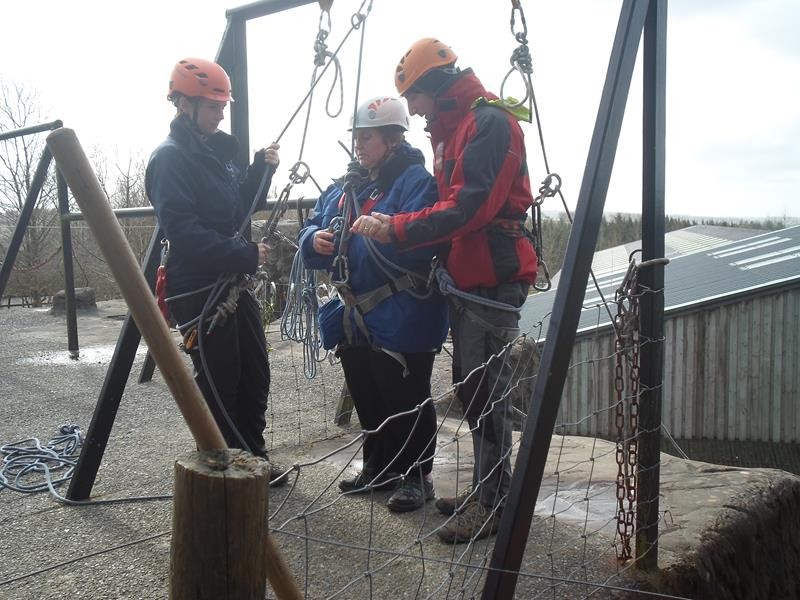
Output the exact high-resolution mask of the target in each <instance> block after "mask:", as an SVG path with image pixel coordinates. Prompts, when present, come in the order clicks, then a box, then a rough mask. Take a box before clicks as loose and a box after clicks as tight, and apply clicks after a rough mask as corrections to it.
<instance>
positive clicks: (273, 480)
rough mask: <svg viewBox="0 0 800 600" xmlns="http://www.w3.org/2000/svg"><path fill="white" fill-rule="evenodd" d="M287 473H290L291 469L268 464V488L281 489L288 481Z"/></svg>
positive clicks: (272, 463)
mask: <svg viewBox="0 0 800 600" xmlns="http://www.w3.org/2000/svg"><path fill="white" fill-rule="evenodd" d="M289 471H291V469H287V468H285V467H283V466H282V465H279V464H277V463H274V462H270V463H269V487H281V486H284V485H286V482H287V481H289Z"/></svg>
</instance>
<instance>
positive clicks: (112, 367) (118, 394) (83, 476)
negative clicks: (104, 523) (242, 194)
mask: <svg viewBox="0 0 800 600" xmlns="http://www.w3.org/2000/svg"><path fill="white" fill-rule="evenodd" d="M160 247H161V230H160V229H159V228H158V227H157V228H156V230H155V231H154V232H153V237H152V238H151V239H150V245H149V246H148V248H147V253H146V254H145V257H144V261H143V265H142V266H143V268H144V276H145V279H146V280H147V283H148V284H149V285H150V288H151V289H152V288H153V287H154V284H155V275H156V269H157V268H158V263H159V259H160V253H159V249H160ZM141 339H142V334H141V333H140V332H139V328H138V327H137V326H136V323H135V322H134V320H133V318H132V317H131V313H130V312H128V315H127V316H126V317H125V321H124V322H123V324H122V330H121V331H120V334H119V338H117V345H116V347H115V348H114V355H113V356H112V357H111V363H110V364H109V366H108V371H106V378H105V380H104V381H103V387H102V388H101V390H100V396H99V398H98V399H97V405H96V406H95V409H94V414H93V415H92V422H91V423H90V424H89V429H88V431H87V432H86V440H85V441H84V443H83V447H82V448H81V455H80V457H79V458H78V464H77V465H76V467H75V472H74V473H73V475H72V479H71V480H70V483H69V490H67V498H69V499H70V500H85V499H87V498H88V497H89V496H90V495H91V493H92V487H94V480H95V478H96V477H97V471H98V469H99V468H100V462H101V461H102V460H103V453H104V452H105V450H106V444H108V438H109V437H110V436H111V428H112V427H113V426H114V419H115V418H116V416H117V410H119V403H120V400H121V399H122V393H123V392H124V391H125V385H126V384H127V383H128V376H129V375H130V372H131V368H132V367H133V361H134V359H135V358H136V350H137V348H138V347H139V342H140V341H141Z"/></svg>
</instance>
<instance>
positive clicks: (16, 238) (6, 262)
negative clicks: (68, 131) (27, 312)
mask: <svg viewBox="0 0 800 600" xmlns="http://www.w3.org/2000/svg"><path fill="white" fill-rule="evenodd" d="M51 160H53V155H52V154H50V150H49V149H48V148H47V147H46V146H45V149H44V150H43V151H42V157H41V158H40V159H39V164H38V165H36V172H35V173H34V175H33V180H32V181H31V187H30V188H29V189H28V195H27V197H26V198H25V202H24V203H23V205H22V210H21V211H20V213H19V220H18V221H17V225H16V227H15V228H14V233H13V235H12V236H11V241H10V242H9V243H8V251H7V252H6V255H5V257H4V258H3V264H2V266H0V298H2V297H3V294H4V293H5V291H6V285H7V284H8V280H9V278H10V277H11V270H12V269H13V268H14V261H15V260H17V254H18V253H19V248H20V246H22V240H23V239H24V238H25V232H26V231H27V229H28V223H30V221H31V215H32V214H33V209H34V207H35V206H36V201H37V200H38V199H39V194H40V193H41V191H42V186H44V182H45V180H46V179H47V169H48V168H49V167H50V161H51Z"/></svg>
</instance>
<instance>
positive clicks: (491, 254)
mask: <svg viewBox="0 0 800 600" xmlns="http://www.w3.org/2000/svg"><path fill="white" fill-rule="evenodd" d="M478 98H484V99H486V100H496V99H497V96H495V95H494V94H491V93H489V92H487V91H486V89H485V88H484V87H483V85H482V84H481V82H480V80H479V79H478V78H477V77H476V76H475V75H474V74H473V73H472V70H471V69H466V70H465V71H463V72H462V73H461V74H460V75H459V77H458V78H457V79H456V81H455V82H454V83H453V84H452V85H451V86H450V87H449V88H448V89H447V90H446V91H445V92H443V93H442V94H441V95H440V96H439V97H438V98H437V108H436V118H435V119H434V120H433V121H432V122H430V123H429V124H428V131H429V132H430V136H431V144H432V145H433V152H434V175H435V176H436V181H437V184H438V188H439V199H438V200H437V202H436V203H435V204H434V205H433V206H432V207H430V208H425V209H422V210H420V211H417V212H413V213H405V214H396V215H394V217H393V218H392V234H393V237H394V238H395V240H396V243H397V244H398V245H399V246H400V247H401V248H411V247H416V246H424V245H429V244H436V243H441V242H443V241H447V240H450V249H449V252H448V253H447V260H446V263H445V265H446V267H447V270H448V271H449V272H450V274H451V275H452V277H453V280H454V282H455V284H456V286H457V287H458V289H460V290H464V291H470V290H473V289H475V288H478V287H494V286H496V285H498V284H500V283H508V282H512V281H527V282H529V283H531V284H533V283H534V282H535V280H536V262H537V261H536V252H535V251H534V249H533V245H532V244H531V242H530V240H529V238H528V237H526V236H525V235H524V233H523V230H522V227H521V224H522V223H524V220H525V218H526V212H527V210H528V209H529V208H530V206H531V204H532V202H533V195H532V194H531V186H530V181H529V179H528V167H527V162H526V158H525V142H524V136H523V133H522V129H521V128H520V126H519V123H518V122H517V120H516V119H515V118H514V116H513V115H511V114H510V113H509V112H508V111H506V110H504V109H502V108H500V107H497V106H491V105H488V104H487V103H483V102H481V101H478V102H477V103H476V100H477V99H478Z"/></svg>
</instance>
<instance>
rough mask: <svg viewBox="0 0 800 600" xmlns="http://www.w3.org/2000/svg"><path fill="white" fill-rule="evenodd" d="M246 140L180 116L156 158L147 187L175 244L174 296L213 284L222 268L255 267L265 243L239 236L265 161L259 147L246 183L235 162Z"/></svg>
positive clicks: (170, 276)
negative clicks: (205, 132) (205, 133)
mask: <svg viewBox="0 0 800 600" xmlns="http://www.w3.org/2000/svg"><path fill="white" fill-rule="evenodd" d="M238 148H239V142H238V141H237V140H236V138H235V137H233V136H231V135H228V134H227V133H224V132H221V131H220V132H217V133H216V134H214V135H212V136H211V137H209V138H208V139H207V140H205V141H204V140H203V139H202V138H201V137H200V136H199V135H198V134H196V133H195V130H194V128H193V125H192V123H191V122H190V121H189V120H188V118H186V117H177V118H176V119H175V120H173V121H172V124H171V126H170V133H169V136H168V137H167V139H166V140H165V141H164V142H163V143H162V144H161V145H160V146H158V148H156V149H155V151H154V152H153V154H152V155H151V156H150V161H149V162H148V164H147V171H146V173H145V189H146V191H147V196H148V198H149V199H150V203H151V204H152V205H153V206H154V207H155V211H156V216H157V217H158V223H159V225H160V226H161V228H162V229H163V231H164V233H165V235H166V238H167V239H168V240H169V242H170V253H169V259H168V261H167V295H168V296H173V295H176V294H181V293H184V292H188V291H192V290H196V289H198V288H201V287H204V286H206V285H209V284H212V283H214V282H215V281H216V279H217V277H218V276H219V275H220V274H222V273H254V272H255V270H256V268H258V246H257V245H256V244H255V243H253V242H251V241H249V240H246V239H244V238H242V237H235V236H234V234H235V233H236V231H237V230H238V229H239V227H240V225H241V223H242V221H243V220H244V218H245V216H246V215H247V212H248V210H249V209H250V206H251V204H252V201H253V198H254V196H255V192H256V190H257V188H258V183H259V179H260V177H261V175H263V173H264V169H265V165H264V162H263V157H260V156H259V155H260V154H261V153H258V154H257V156H256V160H255V162H254V163H253V165H251V166H250V168H249V169H248V172H247V177H246V179H245V180H244V181H242V179H241V171H240V170H239V169H238V168H237V167H236V166H235V164H234V163H233V158H234V157H235V156H236V153H237V152H238Z"/></svg>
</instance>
